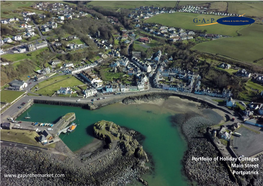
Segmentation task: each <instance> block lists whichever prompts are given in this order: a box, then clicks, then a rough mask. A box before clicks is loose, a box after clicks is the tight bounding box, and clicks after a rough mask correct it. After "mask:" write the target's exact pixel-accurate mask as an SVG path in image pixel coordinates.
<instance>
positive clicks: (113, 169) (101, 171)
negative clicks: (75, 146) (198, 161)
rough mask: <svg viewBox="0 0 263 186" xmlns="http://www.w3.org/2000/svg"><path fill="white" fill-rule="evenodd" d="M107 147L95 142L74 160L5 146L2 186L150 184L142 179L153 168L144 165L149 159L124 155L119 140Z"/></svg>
mask: <svg viewBox="0 0 263 186" xmlns="http://www.w3.org/2000/svg"><path fill="white" fill-rule="evenodd" d="M121 131H122V133H123V135H125V136H126V137H128V136H130V137H131V138H132V139H134V140H136V139H138V140H142V139H143V138H144V137H143V136H142V135H141V134H140V133H138V132H136V131H133V130H129V129H127V128H121ZM136 141H137V140H136ZM60 145H62V144H60ZM105 145H106V144H105V143H104V142H102V143H100V142H99V141H98V140H95V141H94V147H93V151H92V152H90V150H89V149H87V148H86V149H85V148H83V149H81V150H79V151H78V152H77V153H75V155H73V156H71V157H69V156H63V155H59V153H55V154H54V153H49V152H46V151H44V150H43V151H42V152H38V151H32V150H26V149H20V148H10V147H2V148H1V162H2V166H1V173H2V174H1V175H2V184H4V185H30V184H33V185H63V186H64V185H89V186H97V185H100V186H108V185H114V186H115V185H116V186H117V185H119V186H123V185H126V184H128V183H133V182H137V181H138V182H143V184H144V185H147V182H146V181H144V180H142V178H141V176H142V175H143V174H145V173H148V172H150V171H152V168H150V167H148V166H146V165H145V162H146V161H147V160H146V159H145V158H144V157H139V158H138V157H135V155H130V154H126V155H123V144H122V142H120V141H113V142H112V145H111V148H110V149H109V148H105ZM137 145H139V144H137ZM138 147H139V146H138ZM94 149H96V150H94ZM56 150H60V151H61V154H63V153H67V150H66V149H65V148H62V147H60V148H59V149H57V148H56ZM143 152H144V151H143ZM143 155H144V154H143ZM147 159H148V157H147ZM5 174H19V175H21V174H24V175H25V174H53V175H55V174H64V177H62V178H54V177H51V178H46V177H45V178H39V177H25V178H13V177H10V178H9V177H4V176H3V175H5Z"/></svg>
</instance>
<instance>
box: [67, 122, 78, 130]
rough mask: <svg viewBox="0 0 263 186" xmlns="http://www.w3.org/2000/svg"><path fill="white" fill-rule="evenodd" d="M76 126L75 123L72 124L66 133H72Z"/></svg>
mask: <svg viewBox="0 0 263 186" xmlns="http://www.w3.org/2000/svg"><path fill="white" fill-rule="evenodd" d="M76 127H77V125H76V124H75V123H72V124H71V125H70V126H69V127H68V130H67V131H68V132H72V131H74V130H75V129H76Z"/></svg>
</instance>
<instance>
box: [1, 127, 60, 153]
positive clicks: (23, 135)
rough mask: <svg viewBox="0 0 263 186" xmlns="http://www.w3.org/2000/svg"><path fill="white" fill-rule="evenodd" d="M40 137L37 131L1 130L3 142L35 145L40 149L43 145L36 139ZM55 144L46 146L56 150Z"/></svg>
mask: <svg viewBox="0 0 263 186" xmlns="http://www.w3.org/2000/svg"><path fill="white" fill-rule="evenodd" d="M37 136H39V135H38V134H37V133H36V132H35V131H28V130H17V129H12V130H1V140H4V141H12V142H17V143H24V144H27V145H33V146H38V147H43V145H42V144H40V143H38V142H37V141H36V140H35V138H36V137H37ZM55 146H56V144H55V143H53V144H51V145H47V146H45V147H46V148H54V147H55Z"/></svg>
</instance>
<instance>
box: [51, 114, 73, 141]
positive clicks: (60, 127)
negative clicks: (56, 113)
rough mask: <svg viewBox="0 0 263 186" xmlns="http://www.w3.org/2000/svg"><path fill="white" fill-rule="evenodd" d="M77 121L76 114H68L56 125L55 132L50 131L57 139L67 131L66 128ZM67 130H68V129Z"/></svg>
mask: <svg viewBox="0 0 263 186" xmlns="http://www.w3.org/2000/svg"><path fill="white" fill-rule="evenodd" d="M75 119H76V115H75V113H73V112H71V113H67V114H66V115H65V116H63V117H62V118H60V120H59V121H58V122H57V123H55V124H54V127H53V130H52V131H50V133H51V134H52V135H53V136H54V137H56V136H59V134H60V133H61V132H62V131H64V130H65V128H66V126H67V125H68V124H69V123H70V122H72V121H74V120H75ZM66 129H67V128H66Z"/></svg>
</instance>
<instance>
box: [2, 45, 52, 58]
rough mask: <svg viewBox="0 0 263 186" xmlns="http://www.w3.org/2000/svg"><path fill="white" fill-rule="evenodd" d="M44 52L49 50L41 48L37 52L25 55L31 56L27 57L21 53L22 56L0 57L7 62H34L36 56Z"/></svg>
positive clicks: (8, 55)
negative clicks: (28, 60)
mask: <svg viewBox="0 0 263 186" xmlns="http://www.w3.org/2000/svg"><path fill="white" fill-rule="evenodd" d="M45 50H49V49H48V48H47V47H45V48H41V49H39V50H36V51H33V52H29V53H27V54H31V56H28V55H27V54H26V53H22V54H4V55H2V56H1V57H2V58H4V59H6V60H8V61H12V62H14V61H19V60H23V59H32V60H35V59H36V56H37V55H38V54H40V53H41V52H43V51H45Z"/></svg>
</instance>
